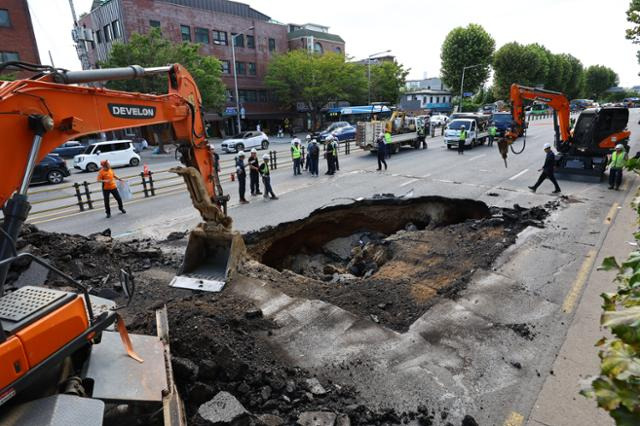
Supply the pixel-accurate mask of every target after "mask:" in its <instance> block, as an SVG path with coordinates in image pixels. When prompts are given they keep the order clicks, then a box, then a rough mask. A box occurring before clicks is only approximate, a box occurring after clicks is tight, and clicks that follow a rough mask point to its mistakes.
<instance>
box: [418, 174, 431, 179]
mask: <svg viewBox="0 0 640 426" xmlns="http://www.w3.org/2000/svg"><path fill="white" fill-rule="evenodd" d="M431 175H432V173H427V174H426V175H422V176H420V177H423V178H428V177H429V176H431Z"/></svg>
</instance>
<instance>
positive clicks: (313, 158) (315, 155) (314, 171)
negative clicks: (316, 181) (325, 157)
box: [309, 139, 320, 177]
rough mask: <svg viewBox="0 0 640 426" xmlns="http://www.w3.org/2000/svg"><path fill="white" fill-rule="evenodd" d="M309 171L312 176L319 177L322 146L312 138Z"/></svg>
mask: <svg viewBox="0 0 640 426" xmlns="http://www.w3.org/2000/svg"><path fill="white" fill-rule="evenodd" d="M309 163H310V164H309V171H310V172H311V176H315V177H318V168H319V165H320V164H319V163H320V146H318V142H317V141H316V140H315V139H311V142H310V143H309Z"/></svg>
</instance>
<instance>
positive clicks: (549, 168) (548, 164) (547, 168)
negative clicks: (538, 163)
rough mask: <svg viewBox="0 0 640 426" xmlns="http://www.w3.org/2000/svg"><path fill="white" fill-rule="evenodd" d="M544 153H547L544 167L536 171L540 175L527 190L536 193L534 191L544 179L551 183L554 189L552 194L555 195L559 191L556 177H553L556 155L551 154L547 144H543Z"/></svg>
mask: <svg viewBox="0 0 640 426" xmlns="http://www.w3.org/2000/svg"><path fill="white" fill-rule="evenodd" d="M544 152H546V153H547V156H546V157H545V159H544V165H543V166H542V168H541V169H540V170H538V171H539V172H542V173H540V177H539V178H538V181H537V182H536V184H535V185H533V186H530V187H529V189H530V190H532V191H533V192H536V190H537V189H538V187H539V186H540V185H541V184H542V182H543V181H544V180H545V179H549V180H550V181H551V183H553V185H554V186H555V187H556V189H555V190H554V191H553V193H554V194H557V193H559V192H561V191H560V186H559V185H558V181H557V180H556V177H555V167H556V155H555V154H554V153H553V151H552V150H551V145H550V144H548V143H545V144H544Z"/></svg>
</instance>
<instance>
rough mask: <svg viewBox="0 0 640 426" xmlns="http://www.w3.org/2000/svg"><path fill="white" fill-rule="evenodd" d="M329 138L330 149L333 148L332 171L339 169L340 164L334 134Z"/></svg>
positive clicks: (336, 140)
mask: <svg viewBox="0 0 640 426" xmlns="http://www.w3.org/2000/svg"><path fill="white" fill-rule="evenodd" d="M329 137H330V139H331V149H332V150H333V161H334V163H335V164H334V167H333V169H334V171H338V170H340V164H339V163H338V151H339V148H340V146H339V145H338V139H336V137H335V136H329Z"/></svg>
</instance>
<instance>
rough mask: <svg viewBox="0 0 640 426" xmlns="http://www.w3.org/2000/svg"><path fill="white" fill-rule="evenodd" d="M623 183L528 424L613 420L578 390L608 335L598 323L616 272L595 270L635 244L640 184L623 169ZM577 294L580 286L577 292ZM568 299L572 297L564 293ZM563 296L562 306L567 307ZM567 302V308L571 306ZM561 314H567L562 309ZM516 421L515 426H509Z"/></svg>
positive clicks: (602, 424)
mask: <svg viewBox="0 0 640 426" xmlns="http://www.w3.org/2000/svg"><path fill="white" fill-rule="evenodd" d="M625 179H626V180H627V182H626V184H623V186H624V187H626V188H627V192H626V193H625V196H624V199H623V201H621V202H620V203H619V204H618V203H614V205H613V206H612V207H611V210H610V211H609V213H608V214H607V217H606V218H604V221H603V225H602V226H603V227H608V228H609V229H608V231H607V234H606V236H605V238H604V241H603V243H602V246H601V248H600V250H599V251H597V253H596V250H597V248H594V257H595V261H594V262H590V261H589V260H587V259H585V264H583V266H585V265H586V267H585V272H588V271H589V269H591V274H589V275H588V276H587V279H586V281H585V282H584V286H585V290H584V293H583V295H582V298H581V299H580V298H579V296H578V299H577V302H578V303H579V304H578V306H577V308H576V314H575V317H574V318H573V321H572V323H571V326H570V327H569V330H568V332H567V338H566V340H565V341H564V343H563V345H562V347H561V348H560V350H559V352H558V356H557V358H556V360H555V362H554V364H553V367H552V368H551V373H550V374H549V376H548V377H547V378H546V380H545V383H544V385H543V387H542V390H541V391H540V393H539V394H538V399H537V401H536V403H535V405H534V408H533V410H532V412H531V414H530V416H529V422H528V423H527V424H528V425H529V426H591V425H594V426H596V425H597V426H609V425H614V421H613V419H612V418H611V417H609V415H608V414H607V412H606V411H604V410H602V409H600V408H598V407H597V405H596V402H595V400H593V399H587V398H585V397H583V396H582V395H580V394H579V392H580V390H581V389H582V388H583V386H584V382H585V379H588V378H589V377H592V376H595V375H596V374H597V373H598V371H599V369H600V368H599V365H600V362H599V361H600V360H599V358H598V348H596V347H595V346H594V345H595V343H596V342H597V341H598V340H599V339H600V338H601V337H603V336H605V335H606V333H605V331H604V329H601V328H600V315H601V313H602V309H601V306H602V299H601V298H600V294H601V293H603V292H613V291H615V288H616V284H615V283H614V282H613V279H614V278H615V273H614V272H611V271H610V272H605V271H598V270H597V267H598V266H599V265H600V264H602V260H603V259H604V258H605V257H607V256H615V257H616V258H617V259H618V260H622V259H626V257H627V256H628V254H629V252H631V251H632V250H633V249H634V247H633V246H631V245H630V244H628V243H627V242H628V241H633V233H634V232H636V231H637V229H638V226H637V214H636V213H635V211H634V210H633V209H632V208H631V206H630V205H631V201H632V200H633V198H634V197H635V194H636V191H637V188H638V179H637V177H636V175H635V174H633V173H627V174H626V175H625ZM579 280H580V274H578V277H577V278H576V284H574V287H573V288H574V289H575V288H576V286H579V284H578V282H579ZM577 294H578V295H579V288H578V291H577ZM566 300H570V298H569V297H568V298H567V299H566ZM566 305H567V302H566V301H565V308H567V306H566ZM572 306H574V305H572V304H571V303H569V308H568V310H569V311H571V310H572ZM565 315H570V313H569V314H565ZM509 426H519V425H509Z"/></svg>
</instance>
